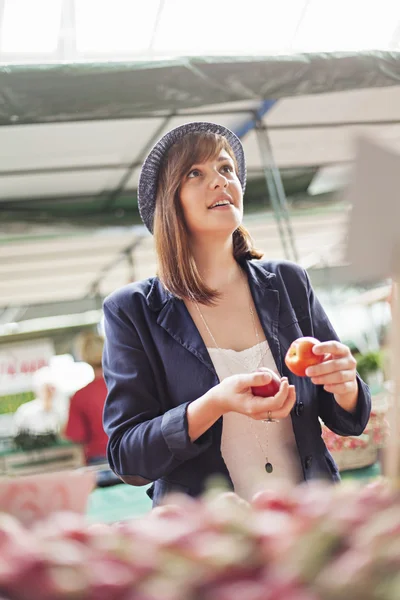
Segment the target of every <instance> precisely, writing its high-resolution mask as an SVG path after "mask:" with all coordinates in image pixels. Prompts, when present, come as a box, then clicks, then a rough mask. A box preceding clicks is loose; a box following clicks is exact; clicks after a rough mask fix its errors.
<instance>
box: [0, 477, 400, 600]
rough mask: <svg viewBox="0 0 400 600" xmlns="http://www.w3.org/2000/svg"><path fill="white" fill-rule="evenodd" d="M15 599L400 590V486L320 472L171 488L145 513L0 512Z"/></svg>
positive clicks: (391, 599)
mask: <svg viewBox="0 0 400 600" xmlns="http://www.w3.org/2000/svg"><path fill="white" fill-rule="evenodd" d="M0 595H1V596H2V598H6V599H7V600H39V599H40V600H50V599H51V600H59V599H62V600H68V599H72V598H73V599H81V600H86V599H88V600H102V599H103V598H104V599H105V598H107V599H108V600H114V599H115V600H118V599H121V600H158V599H160V600H228V599H229V600H236V599H237V600H239V599H240V600H337V599H340V600H350V599H351V600H353V599H354V598H362V599H363V600H398V598H399V597H400V494H399V491H398V490H394V489H392V488H391V487H390V486H389V484H387V483H385V482H383V481H379V482H376V483H374V484H371V485H369V486H364V487H354V486H353V485H347V484H343V485H342V486H332V485H328V484H323V483H318V484H312V485H310V484H309V485H303V486H300V487H298V488H295V489H293V490H285V491H283V490H281V491H277V490H276V491H265V492H262V493H259V494H258V495H257V496H255V498H254V499H253V502H252V504H247V503H246V502H244V501H242V500H240V499H239V498H238V497H237V496H235V494H233V493H216V492H215V491H214V492H209V493H208V494H207V495H206V496H204V497H203V498H202V499H200V500H193V499H191V498H189V497H187V496H183V495H177V496H170V497H169V499H168V504H167V505H166V506H163V507H159V508H157V509H155V510H153V511H151V512H150V513H149V514H148V515H146V516H144V517H142V518H139V519H133V520H130V521H126V522H121V523H117V524H114V525H105V524H96V525H89V524H88V523H87V522H86V521H85V520H84V519H83V518H82V517H80V516H78V515H75V514H72V513H58V514H54V515H53V516H51V517H49V518H48V519H47V520H45V521H41V522H36V523H35V524H34V525H33V526H32V527H31V528H29V529H28V528H24V527H23V526H22V525H21V524H20V523H19V522H18V521H17V520H15V519H14V518H13V517H10V516H8V515H4V514H3V515H1V517H0Z"/></svg>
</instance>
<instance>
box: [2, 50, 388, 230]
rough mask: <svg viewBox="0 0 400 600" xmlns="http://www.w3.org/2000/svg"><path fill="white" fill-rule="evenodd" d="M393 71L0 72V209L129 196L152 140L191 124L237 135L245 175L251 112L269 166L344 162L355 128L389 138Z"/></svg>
mask: <svg viewBox="0 0 400 600" xmlns="http://www.w3.org/2000/svg"><path fill="white" fill-rule="evenodd" d="M194 65H196V68H195V69H192V68H188V66H189V67H190V66H192V67H193V66H194ZM399 78H400V54H399V55H397V54H390V55H388V54H386V55H383V54H362V55H359V54H355V55H346V56H339V55H316V56H308V57H306V56H302V57H288V58H287V59H286V60H284V59H283V58H276V57H269V58H266V59H258V60H244V59H243V58H241V59H239V58H237V59H234V60H229V61H228V60H224V61H218V60H211V59H210V60H209V61H206V60H195V61H192V62H190V64H189V65H188V63H184V62H183V61H180V63H179V64H178V63H176V64H169V63H168V64H163V65H158V66H155V65H153V64H151V65H149V64H148V65H147V67H146V66H144V65H143V64H142V65H140V66H139V65H129V64H124V65H113V66H110V65H109V66H104V65H103V66H102V65H97V66H85V65H68V66H52V67H50V66H46V67H35V68H33V67H31V68H26V67H25V68H23V67H15V66H14V67H10V68H3V69H1V70H0V124H2V125H3V127H0V210H1V211H2V213H3V215H4V217H6V214H7V215H8V216H9V214H10V211H11V213H12V214H14V213H15V216H16V217H17V218H18V216H19V217H22V216H23V217H24V218H28V216H29V215H28V212H29V210H31V209H32V210H33V212H34V207H35V206H38V202H39V201H41V202H40V213H41V214H45V213H47V212H48V211H49V210H50V211H53V215H54V218H58V217H60V216H65V214H64V212H63V210H61V213H62V214H61V215H60V213H59V212H58V210H59V209H61V207H62V204H61V203H60V202H57V203H56V204H54V203H53V202H50V200H53V199H54V200H56V199H59V200H62V199H67V200H68V202H69V203H70V202H71V200H72V199H74V198H76V199H79V204H80V208H81V209H82V210H83V211H86V213H87V212H89V213H90V212H91V211H92V212H94V213H96V211H97V212H99V211H101V210H105V208H107V207H108V208H109V207H110V206H113V205H115V201H116V200H117V198H118V197H120V196H121V195H123V194H124V193H125V192H128V193H129V195H130V197H131V196H132V192H134V190H135V189H136V185H137V181H138V173H139V167H140V164H141V162H142V160H143V158H144V156H145V155H146V153H147V151H148V150H149V148H150V147H151V146H152V144H153V143H154V141H155V140H156V139H157V138H158V137H159V136H160V135H162V134H163V133H164V132H165V131H167V130H168V129H170V128H171V127H174V126H175V125H178V124H181V123H183V122H187V121H191V120H210V121H217V122H219V123H221V124H223V125H226V126H228V127H230V128H231V129H233V130H234V131H236V133H238V135H240V136H241V137H242V138H243V142H244V146H245V152H246V156H247V162H248V169H249V178H250V179H251V178H254V177H257V176H260V174H261V173H262V168H263V164H262V160H261V155H260V151H259V146H258V141H257V135H256V133H255V131H254V118H255V116H259V117H260V119H262V125H263V126H265V127H267V129H268V131H269V138H270V142H271V147H272V152H273V156H274V160H275V163H276V164H277V166H278V167H279V168H281V169H288V168H291V169H297V168H308V167H311V168H315V167H320V166H321V165H332V164H338V163H346V162H348V161H351V160H352V157H353V148H352V140H353V137H354V133H355V132H358V131H359V130H360V128H362V129H363V130H364V131H370V132H371V134H372V135H374V136H378V137H379V138H381V139H383V140H385V141H386V142H388V143H389V144H392V145H394V146H397V145H398V144H399V140H400V86H397V85H394V84H396V83H397V82H398V80H399ZM374 86H379V87H374ZM382 86H388V87H382ZM349 88H351V89H349ZM327 89H328V90H336V91H330V92H329V93H328V92H326V90H327ZM323 90H324V93H322V91H323ZM293 94H294V95H293ZM299 94H301V95H299ZM282 96H291V97H285V98H282V99H281V100H279V101H276V98H281V97H282ZM206 98H208V99H211V100H212V101H213V104H210V103H209V102H208V103H207V105H206V104H204V102H205V100H206ZM232 98H238V99H236V100H235V101H232ZM271 98H272V99H271ZM133 197H134V194H133ZM24 200H26V201H29V205H26V203H25V202H21V201H24ZM83 200H85V201H86V204H85V203H84V202H83ZM25 209H26V210H25ZM24 210H25V212H24ZM82 210H79V209H78V211H77V212H78V213H80V212H82Z"/></svg>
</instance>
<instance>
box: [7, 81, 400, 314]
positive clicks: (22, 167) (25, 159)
mask: <svg viewBox="0 0 400 600" xmlns="http://www.w3.org/2000/svg"><path fill="white" fill-rule="evenodd" d="M224 106H226V109H229V110H231V109H232V105H229V106H228V105H224ZM244 106H245V105H244V104H243V103H241V104H240V106H239V107H238V108H240V109H241V110H242V109H243V108H244ZM247 106H248V108H249V110H253V109H254V108H255V107H256V106H257V104H256V103H254V102H251V103H249V104H248V105H247ZM210 109H211V110H210ZM226 109H224V107H223V106H218V111H217V113H216V114H215V115H213V114H212V107H207V108H204V109H202V111H201V112H200V113H198V114H197V115H193V111H191V116H190V117H188V116H183V115H182V116H180V117H176V118H173V119H171V120H170V121H169V122H168V124H167V125H166V127H165V130H167V129H169V128H171V127H174V126H175V125H177V124H179V123H182V122H185V121H188V120H192V119H208V120H214V121H218V122H220V123H222V124H224V125H227V126H229V127H230V128H232V129H234V130H238V129H240V128H242V127H243V124H244V123H245V121H246V120H247V118H248V117H247V115H245V114H243V113H239V114H237V115H232V114H230V113H226V114H223V112H222V113H221V110H222V111H223V110H226ZM263 122H264V124H265V125H266V126H267V127H268V129H269V135H270V139H271V143H272V148H273V153H274V158H275V161H276V163H277V165H278V166H279V167H298V166H307V165H312V166H318V165H332V164H338V163H339V164H341V163H348V162H349V161H351V160H352V158H353V138H354V134H355V133H356V132H357V131H359V130H360V129H362V130H367V131H369V132H370V135H372V136H378V137H379V138H381V139H383V140H385V141H386V142H387V143H389V144H391V145H392V146H395V147H397V148H399V149H400V87H390V88H382V89H372V90H356V91H351V92H337V93H330V94H321V95H312V96H305V97H294V98H288V99H283V100H280V101H278V102H277V103H276V104H275V105H274V106H273V107H272V109H271V110H270V111H269V112H268V113H267V114H266V115H265V116H264V118H263ZM393 122H398V123H399V124H398V125H397V124H393ZM162 124H163V120H162V119H157V118H151V119H126V120H113V121H92V122H79V123H57V124H40V125H21V126H5V127H1V128H0V165H1V169H0V204H1V205H6V204H7V201H10V200H14V201H15V200H16V199H19V200H21V201H23V200H24V201H25V202H26V201H27V202H28V205H29V203H30V202H31V203H32V204H33V203H34V202H35V199H37V198H42V199H43V198H45V197H47V196H48V197H49V198H55V200H54V202H56V201H57V200H56V198H59V197H63V196H80V195H82V196H90V197H91V198H92V201H93V202H94V203H96V202H102V201H103V200H104V194H105V193H106V192H110V191H112V190H114V189H115V188H116V187H117V186H118V185H119V183H120V182H121V180H122V179H123V178H124V179H125V180H126V183H125V189H126V190H129V189H132V190H133V189H134V188H135V187H136V184H137V178H138V173H139V167H135V168H133V169H132V173H131V175H130V176H129V177H127V173H128V170H129V167H130V165H131V164H135V163H136V162H138V163H139V162H140V160H141V158H143V149H144V148H146V146H148V143H149V140H150V139H151V138H152V136H153V135H154V134H155V132H157V130H158V133H160V127H161V130H162ZM243 142H244V147H245V152H246V156H247V161H248V168H249V175H250V177H251V176H253V175H254V174H256V173H260V171H261V169H262V163H261V161H260V153H259V149H258V146H257V140H256V134H255V132H254V130H250V131H249V132H248V133H247V134H246V135H245V136H244V137H243ZM52 202H53V200H52ZM304 219H305V218H304ZM304 219H303V218H301V219H300V220H297V219H294V230H295V237H296V244H297V246H298V251H299V259H300V262H302V263H303V264H307V263H310V264H318V263H321V262H322V263H324V264H327V263H332V262H335V261H337V260H339V259H340V256H339V250H340V247H341V240H342V239H343V235H344V224H345V214H344V215H343V214H342V215H340V216H338V215H336V214H334V218H332V219H331V218H330V216H329V214H328V218H326V217H325V216H318V217H317V218H314V219H313V220H312V221H311V222H309V221H305V220H304ZM305 223H306V224H305ZM249 226H250V231H251V232H252V233H253V235H254V236H255V238H256V241H257V243H258V245H259V246H260V247H261V248H262V249H263V250H265V251H266V252H267V255H268V256H269V257H271V258H282V257H283V249H282V245H281V241H280V239H279V236H278V231H277V227H276V224H275V222H274V221H273V220H272V219H271V217H269V218H268V217H265V223H264V224H263V225H260V224H258V222H257V225H256V224H255V222H254V221H252V220H251V219H250V221H249ZM0 231H1V232H2V236H3V237H2V241H3V244H2V245H0V281H1V285H0V306H3V307H7V306H23V305H26V304H36V303H38V304H40V303H48V302H57V301H62V300H73V299H77V298H82V297H85V296H88V295H90V294H91V293H92V292H93V289H94V284H95V283H96V282H97V281H98V280H99V279H100V278H101V282H100V283H99V285H98V286H97V290H98V292H99V294H100V295H105V294H107V293H109V292H110V291H112V290H113V289H115V288H116V287H118V286H120V285H124V284H125V283H126V282H127V281H128V280H129V279H130V278H131V277H132V269H131V267H130V265H129V263H128V262H127V261H126V260H125V258H124V257H125V253H126V252H125V251H126V249H127V248H129V247H130V246H131V245H132V244H133V243H134V241H135V239H136V238H137V236H138V230H137V228H135V229H132V228H125V229H116V230H113V229H112V230H108V229H104V230H100V231H93V230H90V231H89V230H73V231H72V230H69V229H68V228H67V229H65V228H64V230H63V229H57V230H54V228H53V229H51V228H50V229H49V230H48V229H44V230H43V231H40V230H37V229H33V230H32V231H33V236H32V237H27V238H26V239H25V240H23V239H21V233H23V232H24V231H29V227H25V229H24V228H23V227H22V228H20V229H19V228H18V226H16V227H14V228H11V229H10V226H9V225H7V224H4V225H3V226H2V227H1V226H0ZM142 233H143V231H142ZM16 235H18V236H19V237H18V240H16V241H14V242H13V241H12V239H13V238H15V236H16ZM4 242H7V243H4ZM128 254H129V251H128ZM134 261H135V263H134V276H135V277H139V278H141V277H145V276H149V275H152V274H154V272H155V257H154V252H153V248H152V240H151V237H147V238H145V239H144V240H143V242H142V244H141V245H140V247H139V248H138V249H137V250H136V251H135V254H134ZM113 264H114V266H113V268H111V269H109V270H108V267H109V266H110V265H113Z"/></svg>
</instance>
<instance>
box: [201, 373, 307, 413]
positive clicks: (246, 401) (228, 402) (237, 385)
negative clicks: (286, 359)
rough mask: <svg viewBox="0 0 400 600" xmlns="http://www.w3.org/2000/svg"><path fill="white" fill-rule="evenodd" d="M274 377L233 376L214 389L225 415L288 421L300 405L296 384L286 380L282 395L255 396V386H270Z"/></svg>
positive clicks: (213, 394) (219, 405)
mask: <svg viewBox="0 0 400 600" xmlns="http://www.w3.org/2000/svg"><path fill="white" fill-rule="evenodd" d="M271 379H272V377H271V374H270V373H269V372H268V371H256V372H254V373H246V374H242V375H231V376H230V377H227V378H226V379H224V380H223V381H221V383H219V384H218V385H216V386H215V387H214V388H213V389H212V390H210V392H211V394H212V396H213V401H214V402H215V403H216V404H218V407H219V410H218V412H221V415H224V414H225V413H228V412H236V413H241V414H243V415H246V416H248V417H250V418H251V419H255V420H257V421H258V420H266V419H269V418H271V419H284V418H285V417H287V416H288V415H289V414H290V411H291V410H292V408H293V406H294V404H295V402H296V390H295V387H294V385H289V381H288V379H287V377H282V379H281V385H280V388H279V391H278V393H277V394H276V395H275V396H271V397H269V398H263V397H261V396H254V394H253V393H252V391H251V388H252V387H256V386H261V385H266V384H268V383H269V382H270V381H271Z"/></svg>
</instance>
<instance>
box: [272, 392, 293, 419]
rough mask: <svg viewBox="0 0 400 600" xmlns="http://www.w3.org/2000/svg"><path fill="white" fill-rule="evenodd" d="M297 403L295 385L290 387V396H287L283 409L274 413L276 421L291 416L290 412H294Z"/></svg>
mask: <svg viewBox="0 0 400 600" xmlns="http://www.w3.org/2000/svg"><path fill="white" fill-rule="evenodd" d="M295 403H296V388H295V387H294V385H290V386H289V391H288V395H287V398H286V400H285V402H284V403H283V406H282V407H281V409H280V410H277V411H276V412H275V413H274V415H275V419H284V418H285V417H287V416H288V415H289V414H290V411H291V410H292V408H293V406H294V405H295Z"/></svg>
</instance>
